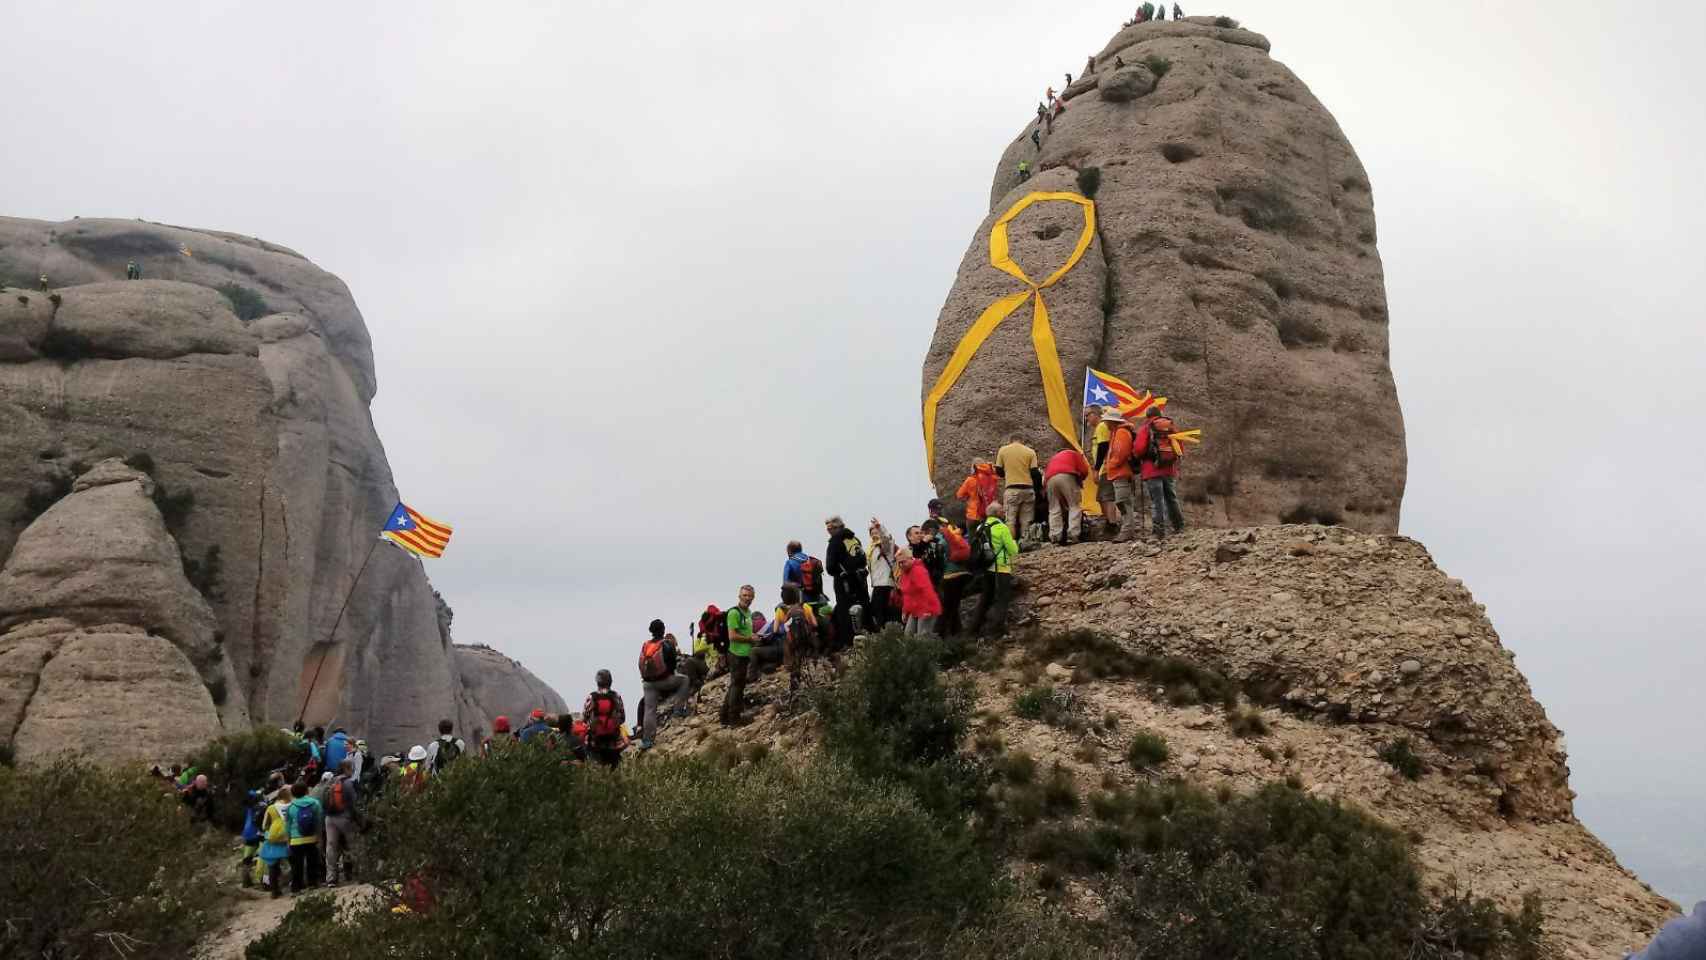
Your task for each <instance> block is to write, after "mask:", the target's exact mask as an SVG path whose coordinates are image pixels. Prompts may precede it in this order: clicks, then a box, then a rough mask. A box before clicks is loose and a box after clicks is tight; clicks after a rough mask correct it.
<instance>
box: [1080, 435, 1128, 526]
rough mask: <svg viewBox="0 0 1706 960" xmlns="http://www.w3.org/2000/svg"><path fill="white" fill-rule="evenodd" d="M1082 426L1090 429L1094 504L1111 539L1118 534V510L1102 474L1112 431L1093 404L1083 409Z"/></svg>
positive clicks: (1112, 488) (1111, 487)
mask: <svg viewBox="0 0 1706 960" xmlns="http://www.w3.org/2000/svg"><path fill="white" fill-rule="evenodd" d="M1109 409H1112V408H1109ZM1084 424H1085V425H1086V426H1088V427H1090V428H1091V432H1090V467H1091V469H1092V470H1094V471H1095V472H1096V477H1097V480H1096V504H1097V506H1100V507H1101V508H1102V529H1103V531H1104V533H1105V535H1106V536H1108V537H1112V536H1114V535H1115V534H1117V533H1119V532H1120V508H1119V506H1118V505H1117V504H1115V503H1114V484H1113V481H1111V480H1109V479H1107V476H1106V474H1105V473H1103V465H1104V464H1105V463H1106V462H1107V459H1108V443H1109V441H1110V440H1111V439H1112V436H1113V429H1112V425H1111V424H1109V423H1108V422H1107V421H1105V420H1104V419H1103V418H1102V408H1101V407H1100V406H1098V405H1097V404H1094V403H1092V404H1090V405H1089V406H1087V407H1085V408H1084Z"/></svg>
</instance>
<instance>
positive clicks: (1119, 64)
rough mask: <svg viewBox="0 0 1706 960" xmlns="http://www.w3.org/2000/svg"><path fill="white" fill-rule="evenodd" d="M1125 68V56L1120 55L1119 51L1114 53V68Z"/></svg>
mask: <svg viewBox="0 0 1706 960" xmlns="http://www.w3.org/2000/svg"><path fill="white" fill-rule="evenodd" d="M1124 68H1125V58H1124V57H1122V56H1120V55H1119V54H1117V53H1116V54H1114V69H1115V70H1121V69H1124Z"/></svg>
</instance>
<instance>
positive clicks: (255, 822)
mask: <svg viewBox="0 0 1706 960" xmlns="http://www.w3.org/2000/svg"><path fill="white" fill-rule="evenodd" d="M266 813H267V807H266V804H265V803H264V802H262V800H261V792H260V791H259V790H250V791H249V792H248V793H246V794H244V795H243V834H242V839H243V861H242V863H240V864H239V865H238V866H237V881H238V882H239V883H241V884H242V885H243V886H244V887H252V886H254V885H255V881H256V880H257V879H259V878H260V873H261V867H260V852H261V841H262V840H263V839H264V838H265V837H264V835H263V834H262V833H261V822H262V819H263V818H264V817H265V816H266Z"/></svg>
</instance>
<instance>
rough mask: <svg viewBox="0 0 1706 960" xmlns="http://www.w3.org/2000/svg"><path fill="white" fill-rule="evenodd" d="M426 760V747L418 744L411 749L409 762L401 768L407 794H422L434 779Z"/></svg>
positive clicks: (402, 781) (404, 789)
mask: <svg viewBox="0 0 1706 960" xmlns="http://www.w3.org/2000/svg"><path fill="white" fill-rule="evenodd" d="M426 759H427V754H426V747H423V746H421V745H420V744H418V743H417V744H415V745H414V746H412V747H410V748H409V759H408V762H407V763H404V764H403V765H402V766H401V767H400V768H399V772H401V773H402V775H403V779H402V780H401V783H402V785H403V791H404V792H405V793H420V792H421V791H422V790H425V789H426V785H427V780H429V779H431V778H432V772H431V770H429V769H428V767H427V762H426Z"/></svg>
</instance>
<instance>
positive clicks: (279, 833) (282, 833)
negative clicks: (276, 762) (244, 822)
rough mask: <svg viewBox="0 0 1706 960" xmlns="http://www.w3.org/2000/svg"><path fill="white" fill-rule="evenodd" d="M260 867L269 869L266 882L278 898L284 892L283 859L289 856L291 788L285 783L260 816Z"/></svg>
mask: <svg viewBox="0 0 1706 960" xmlns="http://www.w3.org/2000/svg"><path fill="white" fill-rule="evenodd" d="M259 856H260V859H261V869H263V870H265V871H266V879H265V883H266V885H267V886H268V887H270V888H271V889H272V895H273V897H274V898H275V899H276V898H278V897H281V896H283V895H284V887H283V883H284V876H283V874H284V861H285V860H287V859H289V857H290V791H289V790H288V789H286V788H284V787H283V786H280V787H279V788H278V789H277V790H275V791H273V793H272V796H271V797H269V798H268V800H267V807H266V812H265V813H264V814H262V816H261V849H260V854H259Z"/></svg>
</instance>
